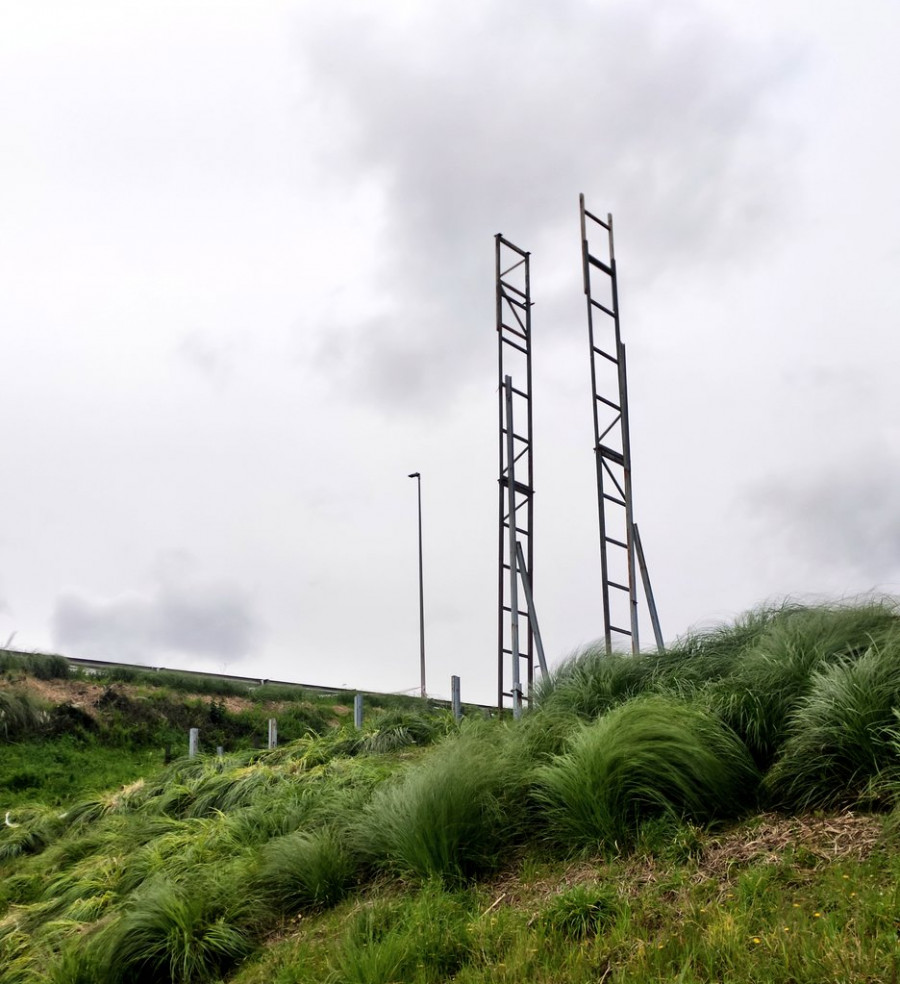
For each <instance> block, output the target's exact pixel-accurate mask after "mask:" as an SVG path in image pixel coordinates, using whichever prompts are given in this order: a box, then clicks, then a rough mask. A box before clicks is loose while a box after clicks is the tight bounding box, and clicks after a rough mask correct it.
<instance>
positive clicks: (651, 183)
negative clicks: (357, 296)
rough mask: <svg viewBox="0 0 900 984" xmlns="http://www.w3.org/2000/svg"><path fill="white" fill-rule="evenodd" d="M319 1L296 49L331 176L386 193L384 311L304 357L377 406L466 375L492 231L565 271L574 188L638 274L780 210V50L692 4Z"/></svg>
mask: <svg viewBox="0 0 900 984" xmlns="http://www.w3.org/2000/svg"><path fill="white" fill-rule="evenodd" d="M319 9H321V8H319ZM327 9H328V16H327V17H323V18H321V19H316V18H314V19H313V21H312V22H310V23H307V24H305V25H304V31H303V41H302V44H303V51H302V56H303V60H304V63H305V65H306V67H307V69H308V71H309V74H310V79H311V84H312V85H314V86H315V88H316V92H317V95H318V98H319V99H320V100H322V102H323V103H324V104H325V105H326V106H327V109H328V113H329V114H330V118H331V121H332V126H331V127H330V128H329V130H330V133H329V135H328V137H327V138H323V139H324V142H325V145H326V146H327V147H328V156H327V164H328V167H329V168H330V169H331V170H332V172H333V173H335V174H337V175H338V176H340V177H341V178H342V179H344V180H347V181H349V182H351V183H353V182H359V181H362V180H367V181H372V180H373V176H375V179H376V180H377V182H378V184H379V186H380V189H381V192H382V194H383V196H384V203H383V204H384V233H383V242H384V247H383V253H382V256H381V262H382V263H383V268H382V269H381V270H379V271H378V272H379V274H380V277H381V279H380V284H381V285H382V286H383V287H384V288H385V289H386V290H387V292H388V293H389V294H390V296H391V297H392V298H393V300H394V303H395V308H394V310H393V311H392V312H391V313H390V314H389V315H387V316H385V315H384V314H379V316H378V318H377V320H372V321H370V320H367V319H365V318H363V319H362V321H361V322H359V321H357V322H356V323H355V324H354V325H352V326H351V327H350V328H349V329H348V327H347V326H342V327H341V331H340V334H341V335H342V336H344V337H345V338H346V341H345V343H344V344H343V345H342V348H341V353H340V359H339V360H336V359H335V354H334V346H333V344H332V345H331V346H330V348H329V349H328V351H327V353H323V356H322V359H321V360H320V363H319V365H318V368H319V369H320V370H322V371H325V372H329V371H330V372H332V373H335V374H336V375H337V376H338V377H340V376H343V378H345V379H350V380H352V381H354V382H355V383H357V384H359V385H360V386H361V387H362V389H363V392H365V393H366V394H367V395H368V396H370V397H374V398H375V399H376V400H377V401H379V402H383V403H384V404H387V405H391V404H394V405H397V404H399V405H405V404H417V405H421V404H423V403H428V404H434V403H436V402H437V403H441V402H446V400H447V398H448V397H449V396H450V395H452V393H453V391H454V383H455V382H461V381H463V380H464V379H465V375H466V372H467V370H468V369H469V368H470V366H471V363H472V360H473V358H475V357H476V353H478V352H480V351H482V350H481V349H480V348H479V347H478V344H477V339H478V338H479V336H482V340H483V341H484V342H485V344H487V343H488V341H489V339H490V334H491V333H490V322H491V311H492V308H491V303H492V288H493V283H492V272H493V271H492V241H491V236H492V234H493V233H495V232H497V231H502V232H504V233H505V234H507V235H509V236H510V237H511V238H512V239H513V240H514V241H516V242H517V243H518V244H519V245H521V246H523V247H524V248H527V249H531V250H535V251H540V250H541V248H542V247H545V246H546V247H548V250H547V251H546V252H545V253H544V254H543V256H544V257H546V255H547V252H549V248H550V247H552V246H553V245H554V244H555V243H557V242H558V243H561V244H562V246H563V248H564V249H565V250H567V251H568V252H567V253H566V254H565V255H568V256H569V258H570V261H571V269H572V273H573V277H576V278H577V276H578V270H579V265H580V258H579V255H578V232H577V194H578V192H579V191H584V192H585V193H586V194H587V196H588V202H589V207H593V209H594V210H595V211H599V212H605V211H606V210H607V208H610V209H612V210H614V211H615V212H616V213H617V215H618V216H619V217H620V219H621V220H622V222H624V223H627V226H628V228H629V232H628V234H627V235H628V239H629V243H630V246H631V253H632V256H638V257H640V259H639V260H638V261H637V263H636V264H635V265H634V266H633V267H632V272H633V273H635V272H638V266H640V268H641V269H640V273H641V275H642V276H644V277H647V276H652V275H654V274H656V273H658V272H660V271H664V270H671V269H675V268H679V267H683V266H684V265H685V264H688V263H693V264H698V263H700V264H703V263H707V262H719V261H720V260H722V259H723V258H728V257H735V256H739V255H741V254H742V253H743V252H744V251H746V250H748V249H753V248H754V247H755V246H756V245H757V244H758V242H759V238H760V235H761V233H763V232H764V231H765V230H767V229H768V227H769V224H770V221H771V219H772V217H773V216H774V215H775V214H776V213H777V211H778V210H779V209H780V208H781V207H782V206H783V205H784V197H785V193H786V186H785V185H783V184H782V183H781V182H780V181H777V180H774V179H773V169H774V170H775V171H776V172H780V173H782V174H785V172H786V171H789V170H790V169H789V168H786V167H785V165H786V160H785V158H786V157H787V156H788V151H787V150H786V143H785V141H784V140H783V139H782V138H783V137H784V134H783V133H781V132H780V131H779V128H778V127H777V126H776V125H775V124H773V123H772V117H771V114H770V109H771V103H772V100H773V98H774V96H775V95H776V94H777V93H778V92H779V91H780V90H781V88H782V86H783V84H784V82H785V78H786V76H787V75H788V74H789V71H788V66H789V65H790V64H791V59H790V58H789V57H788V56H787V54H786V53H785V51H784V49H783V48H779V47H778V46H771V45H770V46H768V47H766V48H762V47H761V46H758V45H751V44H749V43H746V42H744V41H741V40H739V39H737V38H735V37H733V36H731V35H729V34H728V32H727V31H726V30H725V29H724V28H721V27H720V25H718V24H717V23H716V22H713V21H711V20H710V19H709V17H708V15H702V14H700V13H697V12H695V13H694V15H693V16H691V15H689V14H684V13H682V14H679V15H673V14H672V13H671V12H670V11H667V10H665V9H663V8H662V7H657V6H655V5H653V4H651V3H628V4H618V5H610V4H594V3H590V2H586V0H566V2H562V3H559V4H552V5H551V4H531V5H526V4H516V5H515V6H513V5H511V4H509V3H505V2H502V0H493V2H489V3H484V2H481V0H480V2H478V3H475V2H469V3H461V4H454V5H452V6H449V7H448V6H446V5H445V6H443V7H437V6H433V5H422V6H421V7H414V8H413V10H412V12H410V11H409V10H407V11H406V13H405V15H404V17H400V16H397V15H396V13H395V14H394V15H392V14H391V13H390V12H389V11H386V8H384V7H383V6H381V5H378V6H368V5H367V6H366V7H364V8H361V7H359V6H352V5H348V4H347V3H335V4H331V5H329V7H328V8H327ZM335 134H337V135H338V136H335ZM319 149H320V150H321V149H322V148H319ZM782 180H788V181H789V178H788V177H787V175H785V178H784V179H782ZM620 227H621V223H620ZM540 259H541V254H540V252H538V257H537V259H536V262H538V263H539V262H540ZM539 289H540V288H538V290H539ZM545 296H546V295H545ZM536 299H537V298H536ZM348 333H349V337H347V335H348ZM484 351H487V349H485V350H484ZM398 377H399V379H398Z"/></svg>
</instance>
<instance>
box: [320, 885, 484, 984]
mask: <svg viewBox="0 0 900 984" xmlns="http://www.w3.org/2000/svg"><path fill="white" fill-rule="evenodd" d="M474 916H475V911H473V906H472V899H471V898H470V897H469V896H468V895H466V894H465V893H455V892H453V893H451V892H447V891H446V890H445V889H444V888H443V887H442V886H441V885H440V884H439V883H435V882H426V883H425V884H424V885H423V886H422V887H421V889H420V890H419V891H418V892H416V893H415V894H414V895H411V896H407V898H406V899H403V900H402V901H399V902H394V903H388V904H387V905H380V906H378V908H374V907H369V908H367V909H364V910H363V911H361V912H359V913H358V914H357V916H356V918H355V919H354V920H353V921H352V922H351V924H350V927H349V928H348V931H347V933H346V934H345V936H344V939H343V941H342V942H341V944H340V945H339V946H338V947H337V948H336V950H335V953H334V955H333V957H332V959H331V961H330V963H331V968H332V974H331V976H330V978H329V980H332V981H334V982H335V984H395V982H399V981H416V982H417V984H443V982H444V981H449V980H454V979H456V976H455V975H456V974H457V973H458V972H459V971H460V969H461V968H462V967H463V966H464V965H465V964H466V963H467V962H468V961H469V960H470V959H471V958H472V956H473V949H474V947H473V943H472V939H471V936H470V927H471V925H472V921H473V918H474Z"/></svg>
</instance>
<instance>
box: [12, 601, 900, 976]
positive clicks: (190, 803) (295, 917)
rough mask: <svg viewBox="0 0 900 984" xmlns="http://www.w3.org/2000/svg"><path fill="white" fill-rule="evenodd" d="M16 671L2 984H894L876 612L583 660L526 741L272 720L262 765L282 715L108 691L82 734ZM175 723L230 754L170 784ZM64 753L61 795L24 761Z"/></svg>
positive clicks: (134, 685)
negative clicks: (67, 775) (66, 778)
mask: <svg viewBox="0 0 900 984" xmlns="http://www.w3.org/2000/svg"><path fill="white" fill-rule="evenodd" d="M32 669H34V667H32ZM26 670H27V668H19V669H16V668H12V670H11V671H9V670H8V671H7V680H6V683H5V685H4V686H3V687H2V688H0V728H2V731H0V740H2V739H3V737H4V736H5V737H6V744H5V745H0V756H2V763H3V766H2V768H3V770H5V771H4V772H3V773H2V776H3V777H4V781H3V784H2V785H0V796H2V797H3V798H4V800H5V802H3V803H0V815H3V814H5V821H4V823H3V825H2V826H0V984H12V982H17V984H18V982H22V984H25V982H37V981H52V982H57V984H78V982H88V981H90V982H145V981H146V982H162V981H178V982H214V981H220V980H221V981H230V982H235V984H256V982H259V984H262V982H267V984H270V982H274V984H288V982H298V984H299V982H313V981H316V982H321V981H334V982H360V984H362V982H365V984H390V982H439V981H449V980H453V981H456V982H460V984H469V982H471V984H474V982H487V981H510V982H511V981H529V982H551V981H553V982H573V984H576V982H578V984H580V982H589V981H590V982H597V981H604V982H610V984H612V982H639V981H640V982H647V981H676V980H677V981H684V982H701V981H702V982H712V981H720V982H725V981H731V982H756V981H759V982H784V984H788V982H796V984H802V982H810V984H812V982H826V981H829V982H832V981H848V982H849V981H853V982H861V981H867V982H879V981H885V982H887V981H897V980H898V960H900V945H898V929H900V922H898V919H900V888H898V886H900V851H898V847H900V833H898V831H900V824H898V822H897V817H900V813H898V812H897V809H896V804H897V797H898V792H900V783H898V779H900V735H898V724H897V710H896V709H897V708H900V618H898V614H897V612H896V610H895V608H894V607H893V606H892V605H890V604H865V605H859V606H853V607H835V608H827V607H816V608H804V607H797V606H785V607H782V608H777V609H766V610H759V611H755V612H752V613H750V614H748V615H747V616H745V617H744V618H742V619H740V620H739V621H738V622H737V623H735V624H734V625H729V626H725V627H721V628H718V629H715V630H712V631H709V632H705V633H701V634H697V635H694V636H691V637H689V638H686V639H683V640H681V641H680V642H678V643H677V644H675V645H673V646H672V647H670V648H669V649H668V650H667V651H666V652H664V653H662V654H656V653H654V654H646V655H643V656H639V657H631V656H618V655H614V656H606V655H605V654H603V653H602V652H600V651H597V650H588V651H586V652H584V653H581V654H579V655H578V656H576V657H573V658H572V659H570V660H568V661H567V662H565V663H564V664H563V665H562V666H560V667H559V668H558V669H557V671H556V672H555V673H554V675H553V677H552V678H551V679H550V680H548V681H545V682H544V684H543V685H542V688H541V690H540V692H539V693H538V694H537V695H536V701H535V707H534V708H533V709H532V710H531V711H530V712H529V713H527V714H526V715H525V716H524V717H523V719H522V720H521V721H517V722H513V721H511V720H490V721H489V720H484V719H483V717H481V716H480V715H473V716H470V717H468V718H466V719H465V720H464V721H463V722H462V724H461V725H457V724H456V723H455V722H454V721H453V719H452V717H451V716H450V715H449V714H447V713H446V712H445V711H442V710H436V709H429V708H427V707H422V705H421V702H412V704H407V705H406V707H405V708H402V707H397V706H394V707H383V708H381V709H378V710H377V712H376V713H373V714H372V715H371V716H370V717H369V718H368V720H367V722H366V726H365V727H364V729H363V730H362V731H359V732H358V731H356V730H355V729H353V728H352V726H348V724H347V716H346V714H342V713H340V711H339V710H338V709H337V707H335V706H331V707H328V706H324V705H321V704H319V705H317V704H316V703H315V702H313V701H305V702H304V701H300V702H295V704H296V706H294V707H293V708H292V707H291V706H290V705H289V704H287V703H284V702H281V703H280V704H279V708H278V709H279V717H280V716H281V714H282V713H284V714H285V715H286V718H285V719H286V720H287V717H288V716H289V714H288V712H290V711H291V710H293V711H294V712H295V714H296V721H295V723H294V724H292V725H288V727H287V729H286V730H287V732H288V734H285V729H283V728H282V726H281V724H279V730H280V731H281V736H282V744H281V746H280V747H279V748H277V749H274V750H272V751H267V750H263V749H259V748H254V747H252V746H253V743H254V736H259V735H262V734H263V733H264V732H263V730H262V724H263V722H264V720H265V717H266V716H268V715H269V714H270V713H271V709H272V707H273V706H275V705H274V704H269V705H265V704H263V703H262V702H257V703H256V704H254V702H253V700H252V699H251V698H249V697H245V698H242V699H243V700H246V701H247V702H248V703H247V704H246V705H244V704H241V703H237V704H231V705H230V706H229V704H228V703H227V702H226V700H225V698H224V697H223V696H222V695H219V696H218V697H216V696H215V695H194V696H192V697H189V698H185V697H184V696H183V695H182V696H180V697H178V698H177V699H176V696H175V694H174V693H173V691H172V690H171V689H169V690H168V691H167V692H163V693H159V692H151V689H150V688H149V686H148V685H147V684H146V682H143V681H130V682H128V683H125V682H122V683H120V684H118V685H117V686H115V687H112V686H109V685H107V686H106V687H105V688H104V687H103V686H102V685H101V686H100V687H99V688H98V689H99V690H100V694H99V695H98V696H93V695H92V694H88V696H87V698H86V700H85V701H84V702H82V703H83V705H84V706H81V707H80V708H79V707H78V706H77V703H76V702H73V701H72V700H69V702H68V706H69V707H70V708H75V711H79V710H80V711H81V713H83V714H84V715H85V716H86V717H87V718H89V719H90V722H91V723H88V722H86V721H81V725H80V728H81V731H80V732H79V731H78V730H77V729H76V728H75V727H74V725H73V724H72V722H73V721H75V719H76V718H77V714H76V713H75V711H73V710H65V711H62V710H60V708H62V707H64V706H66V705H64V704H59V703H57V704H53V702H52V700H50V699H49V695H47V694H45V695H44V697H43V698H40V697H39V696H37V695H36V694H35V691H34V676H33V674H29V673H27V672H26ZM10 672H12V674H13V678H12V679H10V678H9V673H10ZM16 674H19V675H18V676H16ZM82 684H83V685H84V686H87V684H86V683H85V682H83V681H82ZM129 688H131V689H129ZM141 688H144V689H141ZM110 693H111V694H112V695H113V696H108V697H105V698H104V694H110ZM229 699H231V698H229ZM233 699H234V700H238V698H233ZM41 701H43V703H41ZM166 701H167V702H168V703H166ZM88 705H89V706H88ZM214 708H215V710H214ZM413 708H417V709H413ZM301 712H302V713H301ZM29 714H31V717H29ZM190 715H194V716H193V717H191V718H190V719H191V720H200V719H201V718H203V716H204V715H205V716H206V717H205V718H203V720H204V721H205V724H202V725H201V724H191V725H190V726H195V727H197V726H201V727H205V728H207V729H209V730H210V732H212V730H213V729H214V728H216V727H219V728H220V734H221V736H223V741H217V742H216V743H217V744H227V745H228V746H229V749H228V751H227V752H226V754H225V755H224V756H223V757H217V756H215V755H201V756H199V757H197V758H195V759H191V760H189V759H187V758H177V759H175V760H174V761H172V762H170V763H169V764H168V765H164V763H163V761H162V760H163V757H164V756H163V752H162V748H164V747H165V742H166V736H167V735H174V736H178V741H179V742H180V743H181V744H182V745H183V729H184V726H185V723H186V721H187V720H188V718H189V717H190ZM213 718H215V720H213ZM59 721H63V722H65V723H66V724H65V726H64V727H62V726H60V727H57V724H58V722H59ZM294 726H296V732H292V731H291V728H292V727H294ZM242 728H245V729H246V730H244V731H242ZM29 734H30V735H31V739H30V740H29V741H27V742H25V743H24V744H23V742H22V739H23V738H25V737H26V736H28V735H29ZM38 739H40V740H38ZM171 740H172V742H174V741H175V739H174V738H172V739H171ZM256 740H257V743H258V739H256ZM61 742H68V744H69V751H70V752H71V754H72V758H71V760H70V764H69V768H70V771H71V772H72V780H73V781H75V779H76V778H77V776H76V773H80V775H81V776H82V778H83V784H82V786H81V787H79V788H78V789H77V790H76V791H75V793H74V794H73V795H71V796H70V797H69V798H68V800H66V801H65V802H61V801H60V799H59V797H60V795H61V792H60V790H61V788H62V787H60V786H58V785H54V784H52V783H47V784H44V783H43V780H42V778H41V775H40V774H39V768H38V766H33V767H32V766H27V767H24V766H22V765H21V762H23V761H27V756H28V755H29V754H31V753H30V752H29V751H28V749H32V748H44V749H53V748H58V747H60V743H61ZM177 744H178V743H175V745H173V747H175V746H176V745H177ZM160 746H162V748H161V747H160ZM207 747H209V746H207ZM144 754H146V755H147V756H148V758H147V759H145V760H143V761H142V760H141V758H140V756H141V755H144ZM129 756H133V757H131V758H130V757H129ZM154 756H155V758H154ZM14 761H18V762H19V763H20V764H19V765H18V766H10V764H9V763H12V762H14ZM95 766H96V768H95ZM10 767H14V768H19V769H20V771H21V770H22V769H23V768H31V769H32V771H33V772H34V775H35V779H34V785H32V786H28V784H27V782H25V781H24V780H20V781H19V783H18V786H19V788H14V786H15V784H10V782H9V781H8V780H6V779H5V777H6V776H7V775H8V774H9V773H8V771H6V770H8V768H10ZM116 769H118V770H119V773H118V774H116V775H115V778H114V779H112V781H109V780H110V778H111V777H112V776H113V771H114V770H116ZM104 770H113V771H109V772H105V771H104ZM7 811H8V812H7Z"/></svg>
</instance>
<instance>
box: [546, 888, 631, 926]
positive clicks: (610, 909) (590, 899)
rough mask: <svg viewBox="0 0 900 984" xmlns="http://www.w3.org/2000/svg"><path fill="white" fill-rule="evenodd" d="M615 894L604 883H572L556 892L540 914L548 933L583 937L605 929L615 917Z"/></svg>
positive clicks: (616, 907) (613, 890)
mask: <svg viewBox="0 0 900 984" xmlns="http://www.w3.org/2000/svg"><path fill="white" fill-rule="evenodd" d="M617 909H618V897H617V895H616V892H615V889H613V888H611V887H610V886H608V885H599V884H590V885H576V886H575V887H574V888H570V889H568V890H567V891H565V892H561V893H560V894H559V895H557V896H556V897H555V898H554V899H553V900H552V901H551V902H550V904H549V905H548V906H547V907H546V908H545V909H544V911H543V912H542V913H541V916H540V925H541V926H542V927H543V928H544V929H545V930H546V931H547V932H550V933H559V934H560V935H561V936H564V937H566V938H567V939H570V940H583V939H587V938H588V937H591V936H596V935H597V933H599V932H601V931H602V930H603V929H605V928H606V927H607V926H608V925H610V923H612V922H613V921H614V920H615V918H616V912H617Z"/></svg>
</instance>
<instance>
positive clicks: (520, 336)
mask: <svg viewBox="0 0 900 984" xmlns="http://www.w3.org/2000/svg"><path fill="white" fill-rule="evenodd" d="M495 261H496V263H495V265H496V284H497V349H498V369H499V372H498V387H497V394H498V409H499V421H500V428H499V460H500V477H499V524H498V528H499V544H498V554H499V563H498V619H497V623H498V624H497V636H498V641H497V706H498V707H500V708H502V707H503V700H504V697H511V698H512V702H513V711H514V712H515V713H519V712H520V710H521V703H522V700H523V699H525V700H527V698H528V695H529V694H530V692H531V687H532V684H533V682H534V654H535V651H537V655H538V659H539V662H540V665H541V667H542V669H543V668H544V659H543V650H542V647H541V640H540V630H539V629H538V627H537V618H536V616H535V613H534V603H533V597H532V590H531V587H532V585H531V577H532V573H533V570H534V538H533V521H534V458H533V442H532V398H531V260H530V254H529V253H526V252H525V251H524V250H521V249H519V248H518V246H514V245H513V244H512V243H511V242H509V241H508V240H506V239H504V238H503V236H501V235H499V234H498V235H497V236H496V237H495ZM520 588H521V594H520V591H519V589H520ZM523 603H524V604H525V605H527V608H523V607H522V605H523ZM523 617H524V618H526V619H527V630H526V632H525V633H524V639H523V638H522V637H521V635H520V633H519V620H520V618H523ZM523 676H524V682H525V687H524V688H523V686H522V678H523ZM507 680H508V681H509V684H508V685H507Z"/></svg>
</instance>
